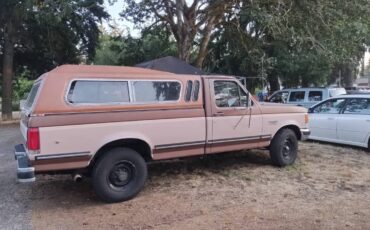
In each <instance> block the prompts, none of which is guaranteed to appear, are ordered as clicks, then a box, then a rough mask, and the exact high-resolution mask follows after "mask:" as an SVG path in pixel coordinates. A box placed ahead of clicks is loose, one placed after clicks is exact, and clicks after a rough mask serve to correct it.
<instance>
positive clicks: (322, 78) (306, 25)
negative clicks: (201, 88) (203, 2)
mask: <svg viewBox="0 0 370 230" xmlns="http://www.w3.org/2000/svg"><path fill="white" fill-rule="evenodd" d="M369 42H370V1H368V0H354V1H340V0H316V1H310V0H281V1H274V0H264V1H243V2H242V4H241V5H240V11H239V14H238V16H237V17H232V18H230V19H228V20H226V21H225V23H224V24H223V27H222V29H221V30H220V31H219V34H218V36H217V37H215V39H213V42H212V44H211V45H210V52H209V55H208V57H207V60H206V66H207V68H208V70H209V71H211V72H218V73H225V74H234V75H241V76H248V77H261V78H266V79H268V80H269V82H270V85H272V88H273V89H274V90H276V89H277V88H278V85H276V84H277V83H278V81H277V79H278V78H279V79H280V80H282V83H283V85H284V86H285V87H293V86H309V85H324V84H327V83H328V82H329V81H331V80H332V79H331V78H330V76H332V75H333V72H337V71H338V70H339V69H342V76H344V78H353V77H354V74H353V73H354V72H355V68H356V66H357V65H358V62H359V61H360V59H361V58H362V56H363V53H364V50H365V45H366V44H369ZM349 69H350V70H349ZM273 85H275V86H273Z"/></svg>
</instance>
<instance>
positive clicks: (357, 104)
mask: <svg viewBox="0 0 370 230" xmlns="http://www.w3.org/2000/svg"><path fill="white" fill-rule="evenodd" d="M343 113H344V114H361V115H370V99H366V98H352V99H347V104H346V107H345V108H344V111H343Z"/></svg>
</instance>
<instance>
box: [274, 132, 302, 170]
mask: <svg viewBox="0 0 370 230" xmlns="http://www.w3.org/2000/svg"><path fill="white" fill-rule="evenodd" d="M297 154H298V140H297V136H296V135H295V133H294V131H293V130H291V129H282V130H280V131H279V132H278V133H277V134H275V136H274V138H273V139H272V141H271V144H270V157H271V160H272V163H273V164H274V165H276V166H279V167H283V166H286V165H291V164H293V163H294V161H295V160H296V158H297Z"/></svg>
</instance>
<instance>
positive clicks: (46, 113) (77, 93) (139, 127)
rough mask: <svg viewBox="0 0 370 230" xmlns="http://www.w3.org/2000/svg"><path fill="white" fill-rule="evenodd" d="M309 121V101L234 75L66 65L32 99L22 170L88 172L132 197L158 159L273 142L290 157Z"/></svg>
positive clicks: (29, 176)
mask: <svg viewBox="0 0 370 230" xmlns="http://www.w3.org/2000/svg"><path fill="white" fill-rule="evenodd" d="M307 123H308V116H307V111H306V109H305V108H302V107H296V106H288V105H279V104H259V103H258V102H257V101H255V100H254V99H253V97H251V95H250V94H249V93H248V92H247V90H246V89H245V88H244V87H243V86H242V85H241V84H240V82H239V81H238V80H237V79H235V78H233V77H228V76H212V75H207V76H197V75H177V74H171V73H167V72H160V71H153V70H147V69H141V68H132V67H112V66H83V65H81V66H75V65H64V66H60V67H58V68H56V69H54V70H52V71H50V72H48V73H45V74H43V75H42V76H41V77H40V78H38V79H37V80H36V81H35V83H34V86H33V88H32V90H31V92H30V94H29V96H28V99H27V101H26V103H25V105H24V108H23V111H22V115H21V122H20V127H21V132H22V135H23V137H24V144H19V145H17V146H16V147H15V157H16V159H17V161H18V168H17V176H18V180H19V181H20V182H31V181H35V174H45V173H71V174H74V175H87V176H91V177H92V185H93V188H94V190H95V191H96V193H97V194H98V196H99V197H100V198H101V199H102V200H104V201H106V202H118V201H124V200H128V199H130V198H133V197H134V196H135V195H136V194H138V193H139V191H140V190H141V189H142V188H143V186H144V183H145V180H146V177H147V164H146V162H149V161H155V160H163V159H172V158H180V157H189V156H204V155H207V154H214V153H220V152H232V151H236V150H242V149H252V148H269V150H270V156H271V160H272V163H273V164H274V165H277V166H285V165H290V164H292V163H294V161H295V159H296V157H297V150H298V142H297V140H302V139H305V138H306V137H307V135H308V134H309V129H308V128H307Z"/></svg>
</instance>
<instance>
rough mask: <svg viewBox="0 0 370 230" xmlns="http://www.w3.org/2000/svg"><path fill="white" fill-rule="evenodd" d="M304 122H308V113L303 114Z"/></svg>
mask: <svg viewBox="0 0 370 230" xmlns="http://www.w3.org/2000/svg"><path fill="white" fill-rule="evenodd" d="M304 123H306V124H307V123H308V114H305V115H304Z"/></svg>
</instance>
